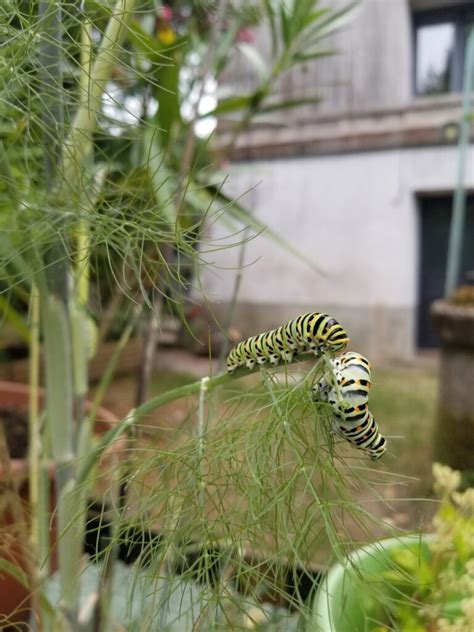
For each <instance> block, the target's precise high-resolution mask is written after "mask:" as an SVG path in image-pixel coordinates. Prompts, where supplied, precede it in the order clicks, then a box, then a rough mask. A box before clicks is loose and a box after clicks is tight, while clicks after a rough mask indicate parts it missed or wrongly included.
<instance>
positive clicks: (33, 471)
mask: <svg viewBox="0 0 474 632" xmlns="http://www.w3.org/2000/svg"><path fill="white" fill-rule="evenodd" d="M29 347H30V348H29V384H30V400H29V410H28V464H29V502H30V520H31V522H30V546H31V554H32V556H33V559H34V560H36V561H37V562H39V563H40V564H41V563H43V562H46V561H47V559H48V552H47V549H46V550H45V549H44V544H45V542H44V535H43V533H42V531H44V527H45V525H46V524H47V521H48V515H49V511H48V508H49V507H48V504H49V503H48V498H45V499H44V500H45V501H46V502H45V503H42V502H41V500H42V497H43V494H42V493H41V487H42V480H41V479H42V472H41V420H40V414H39V371H40V302H39V294H38V289H37V288H36V286H35V285H33V286H32V288H31V300H30V345H29ZM46 546H48V542H47V538H46ZM47 566H48V565H47ZM47 566H46V568H45V569H44V570H45V571H46V572H47V571H48V568H47ZM31 570H32V575H31V605H32V610H33V613H34V616H35V618H37V617H39V620H40V621H44V620H45V613H44V611H42V610H41V601H40V599H39V586H40V583H41V574H42V573H41V570H40V569H39V568H38V566H37V565H36V564H35V565H33V566H32V569H31Z"/></svg>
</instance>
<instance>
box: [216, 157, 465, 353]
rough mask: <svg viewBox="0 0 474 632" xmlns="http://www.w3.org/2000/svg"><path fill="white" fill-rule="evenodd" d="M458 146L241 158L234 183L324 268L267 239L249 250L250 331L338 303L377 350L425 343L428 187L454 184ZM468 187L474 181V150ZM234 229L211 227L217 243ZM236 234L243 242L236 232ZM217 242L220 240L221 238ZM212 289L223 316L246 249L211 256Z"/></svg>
mask: <svg viewBox="0 0 474 632" xmlns="http://www.w3.org/2000/svg"><path fill="white" fill-rule="evenodd" d="M456 164H457V155H456V149H455V148H454V147H437V148H433V147H431V148H419V149H413V148H411V149H398V150H391V151H378V152H365V153H351V154H345V155H339V156H337V155H335V156H314V157H305V158H293V159H290V160H265V161H255V162H251V163H240V164H236V165H235V166H234V167H233V170H232V173H231V178H230V181H229V191H230V192H231V193H232V194H233V195H234V196H235V197H237V196H242V195H243V197H242V202H243V204H245V205H246V206H247V207H251V208H253V209H254V213H255V215H256V217H258V219H259V220H261V221H262V222H263V223H265V224H267V225H269V226H271V227H272V228H273V229H274V230H275V231H277V232H278V233H279V234H281V235H283V236H284V237H285V238H286V239H287V240H288V241H290V242H291V243H292V244H293V245H295V246H296V247H297V249H298V250H299V251H300V252H301V254H302V255H305V256H307V257H308V258H310V259H311V260H312V261H314V262H315V264H316V265H317V266H318V268H319V271H315V270H312V269H310V268H309V267H308V266H306V265H305V264H303V263H301V262H299V261H298V260H296V259H295V258H294V257H292V256H291V255H289V254H287V253H285V252H284V251H283V250H282V249H281V248H279V247H278V246H276V245H275V244H274V243H273V242H272V241H271V240H268V239H265V237H264V236H259V237H257V238H255V239H254V240H252V241H251V242H250V243H249V244H248V245H247V247H246V252H245V265H246V266H247V267H245V268H244V269H243V270H242V275H243V276H242V285H241V291H240V295H239V307H238V309H237V312H236V321H235V324H236V326H237V327H238V329H239V330H240V332H241V333H242V334H243V335H245V336H246V335H252V334H255V333H257V332H259V331H262V330H265V329H268V328H271V327H273V326H276V325H279V324H281V323H282V322H284V321H285V320H287V319H289V318H292V317H294V316H296V315H298V314H300V313H302V312H304V311H328V312H329V313H331V314H332V315H334V316H335V317H336V318H338V319H340V321H341V322H342V323H343V324H344V326H346V328H347V329H348V330H349V332H350V335H351V338H352V339H353V344H354V346H353V348H356V349H357V350H359V351H360V352H365V353H367V354H369V355H370V356H371V357H372V358H373V359H377V358H385V359H386V358H401V357H403V358H407V357H409V356H410V355H411V354H412V353H413V351H414V340H415V320H416V307H417V296H418V288H417V277H418V254H419V253H418V242H419V235H418V212H417V204H416V194H417V193H427V192H433V193H434V192H447V191H450V190H452V189H453V185H454V179H455V174H456ZM467 184H468V186H469V187H471V188H474V150H471V155H470V158H469V168H468V176H467ZM226 230H228V229H223V228H222V227H221V226H220V225H219V224H215V225H214V226H213V227H212V228H211V235H212V238H213V239H219V238H220V237H222V236H223V235H224V233H225V232H226ZM234 240H235V238H234ZM215 243H216V245H218V244H219V243H221V242H215ZM204 256H205V258H206V259H207V260H208V261H210V262H212V263H213V266H214V267H210V268H209V270H208V271H207V272H205V273H204V276H203V280H204V287H205V290H206V293H207V295H208V298H209V300H210V301H211V303H212V304H213V305H214V306H215V308H216V312H217V313H218V314H219V315H223V314H224V313H225V311H226V304H227V302H228V301H229V298H230V296H231V293H232V287H233V282H234V279H235V275H236V271H235V268H236V267H237V265H238V251H237V249H234V250H232V249H231V250H223V251H221V252H214V253H212V254H207V255H204Z"/></svg>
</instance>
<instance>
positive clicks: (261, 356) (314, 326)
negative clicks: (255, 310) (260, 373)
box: [227, 313, 349, 373]
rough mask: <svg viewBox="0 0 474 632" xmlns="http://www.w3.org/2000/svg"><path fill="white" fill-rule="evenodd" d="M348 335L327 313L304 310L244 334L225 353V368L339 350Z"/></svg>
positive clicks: (261, 363) (275, 362)
mask: <svg viewBox="0 0 474 632" xmlns="http://www.w3.org/2000/svg"><path fill="white" fill-rule="evenodd" d="M348 342H349V337H348V335H347V333H346V331H345V330H344V329H343V327H342V326H341V325H340V324H339V323H338V322H337V321H336V320H335V319H334V318H332V317H331V316H328V315H327V314H318V313H311V314H303V315H302V316H298V318H294V319H293V320H290V322H288V323H286V325H282V326H281V327H278V329H272V330H271V331H267V332H265V333H263V334H259V335H258V336H252V337H251V338H247V340H244V341H243V342H240V343H239V344H238V345H237V346H236V347H234V348H233V349H232V351H231V352H230V353H229V355H228V357H227V371H228V372H229V373H233V372H234V371H235V370H236V369H238V368H241V367H246V368H248V369H252V368H253V367H254V366H255V364H260V365H263V364H265V363H266V362H268V363H270V364H273V365H277V364H279V363H280V362H291V361H292V360H293V359H294V357H295V356H299V355H304V354H308V353H314V354H315V355H319V354H320V353H321V351H323V350H326V351H330V352H336V351H342V350H343V349H345V347H346V345H347V343H348Z"/></svg>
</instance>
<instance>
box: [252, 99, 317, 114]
mask: <svg viewBox="0 0 474 632" xmlns="http://www.w3.org/2000/svg"><path fill="white" fill-rule="evenodd" d="M320 102H321V97H308V98H304V99H286V100H285V101H277V102H276V103H269V104H268V105H263V106H261V107H260V108H259V110H258V114H268V112H276V111H279V110H288V109H290V108H297V107H300V106H302V105H315V104H316V103H320Z"/></svg>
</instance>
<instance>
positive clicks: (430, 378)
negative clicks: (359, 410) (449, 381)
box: [370, 368, 438, 493]
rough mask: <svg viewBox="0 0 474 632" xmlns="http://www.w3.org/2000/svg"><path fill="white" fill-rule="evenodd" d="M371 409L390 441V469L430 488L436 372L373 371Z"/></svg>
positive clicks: (424, 491) (415, 370) (420, 485)
mask: <svg viewBox="0 0 474 632" xmlns="http://www.w3.org/2000/svg"><path fill="white" fill-rule="evenodd" d="M372 379H373V384H372V389H371V393H370V409H371V411H372V413H373V414H374V416H375V418H376V419H377V422H378V424H379V427H380V430H381V432H382V433H383V434H384V435H385V436H386V437H387V439H388V441H389V448H388V455H387V459H386V460H387V462H388V464H389V467H390V470H391V471H393V472H395V473H398V474H402V475H405V476H414V477H416V478H419V479H420V483H419V485H415V488H418V489H419V491H421V492H423V493H427V492H428V491H429V488H430V480H431V464H432V457H433V451H432V444H433V431H434V421H435V415H436V402H437V383H438V378H437V374H436V372H434V371H430V370H426V369H423V370H422V369H409V368H404V369H402V368H400V369H377V368H374V369H373V371H372Z"/></svg>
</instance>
